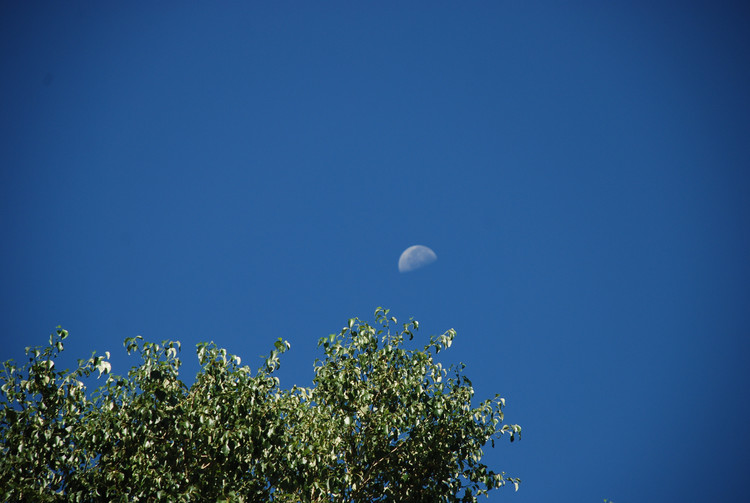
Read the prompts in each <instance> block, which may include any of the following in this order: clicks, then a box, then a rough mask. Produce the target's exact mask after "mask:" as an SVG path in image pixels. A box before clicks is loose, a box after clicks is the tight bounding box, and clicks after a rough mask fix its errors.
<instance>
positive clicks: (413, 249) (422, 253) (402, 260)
mask: <svg viewBox="0 0 750 503" xmlns="http://www.w3.org/2000/svg"><path fill="white" fill-rule="evenodd" d="M436 260H437V255H435V252H434V251H432V250H431V249H429V248H428V247H426V246H422V245H414V246H410V247H409V248H407V249H406V250H404V251H403V253H401V256H400V257H399V259H398V272H402V273H403V272H409V271H413V270H414V269H419V268H420V267H424V266H426V265H429V264H431V263H433V262H435V261H436Z"/></svg>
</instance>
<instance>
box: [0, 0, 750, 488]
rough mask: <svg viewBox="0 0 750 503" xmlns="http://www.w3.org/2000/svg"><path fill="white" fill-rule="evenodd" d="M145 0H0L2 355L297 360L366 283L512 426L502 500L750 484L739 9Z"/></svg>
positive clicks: (303, 361)
mask: <svg viewBox="0 0 750 503" xmlns="http://www.w3.org/2000/svg"><path fill="white" fill-rule="evenodd" d="M158 4H159V5H153V2H128V3H121V4H117V5H113V4H111V3H101V2H75V3H71V2H65V3H63V2H55V3H52V2H48V3H30V2H4V3H3V4H2V6H0V69H1V70H2V75H3V78H2V79H0V106H1V107H2V108H1V110H2V113H0V167H1V170H0V236H2V245H0V253H2V261H0V281H1V282H2V285H3V287H2V289H0V295H1V296H2V297H1V298H0V301H1V303H2V305H3V306H4V307H3V309H2V314H1V315H0V321H2V325H3V330H2V335H0V338H1V341H2V344H1V345H0V359H2V360H5V359H7V358H16V359H17V360H21V358H22V356H23V347H24V346H27V345H31V344H43V343H44V342H45V340H46V339H47V336H48V334H49V333H50V332H51V331H52V330H53V329H54V327H56V326H57V325H58V324H60V325H63V326H64V327H65V328H67V329H68V330H70V332H71V338H70V343H69V344H68V345H67V346H66V355H67V356H68V357H69V358H70V359H71V361H73V360H74V359H75V358H78V357H86V356H88V355H89V354H90V352H91V351H93V350H96V351H98V352H104V351H112V353H113V355H112V361H113V367H114V368H113V371H114V372H116V373H125V372H126V371H127V368H128V367H129V366H130V365H131V364H134V363H135V360H129V359H128V358H127V357H126V356H125V354H124V350H123V349H122V340H123V339H124V338H125V337H131V336H134V335H137V334H140V335H143V336H144V337H145V338H147V339H149V340H153V341H160V340H163V339H178V340H180V341H182V344H183V353H182V356H183V358H184V360H185V365H184V367H183V368H184V376H185V380H186V381H188V382H189V381H190V380H192V376H193V375H194V374H195V372H196V370H197V363H196V358H195V356H194V350H193V348H194V345H195V344H196V343H197V342H200V341H207V340H213V341H215V342H216V343H217V344H219V345H220V346H223V347H226V348H227V349H228V350H229V351H230V352H232V353H235V354H238V355H240V356H242V357H243V360H244V361H245V362H248V363H251V364H257V365H259V364H260V363H261V360H260V359H259V358H257V356H258V355H261V354H264V353H267V352H268V351H269V350H270V349H271V346H272V343H273V341H274V340H275V339H276V338H277V337H283V338H285V339H287V340H289V342H290V343H291V345H292V349H291V351H290V352H288V353H287V354H285V355H284V358H283V360H282V369H281V374H280V376H281V379H282V384H283V385H284V386H291V385H292V384H299V385H307V384H309V383H310V380H311V378H312V363H313V360H314V358H315V357H316V356H320V354H321V353H320V352H318V351H317V349H316V343H317V340H318V338H320V337H323V336H325V335H327V334H329V333H331V332H337V331H338V330H339V329H340V328H341V327H342V326H343V325H344V324H345V322H346V320H347V319H348V318H349V317H353V316H358V317H360V318H363V319H371V318H372V312H373V310H374V309H375V307H377V306H381V305H382V306H385V307H389V308H391V309H392V313H393V314H395V315H396V316H398V317H399V318H403V319H408V318H409V317H411V316H413V317H414V318H415V319H417V320H419V321H420V325H421V330H420V333H421V335H420V337H423V338H424V339H425V340H426V339H427V338H428V336H429V335H431V334H435V333H442V332H444V331H445V330H447V329H449V328H455V329H456V330H457V331H458V337H457V339H456V342H455V343H454V345H453V347H452V348H451V350H450V351H449V352H447V353H446V354H445V360H444V361H446V362H447V363H450V362H459V361H462V362H464V363H466V365H467V369H466V374H467V375H468V376H469V377H470V378H471V379H472V380H473V382H474V384H475V388H476V390H477V394H478V396H479V397H487V396H491V395H494V393H496V392H497V393H501V394H502V395H503V396H505V397H506V399H507V408H506V419H507V420H508V421H509V422H511V423H519V424H521V425H522V426H523V428H524V437H523V439H522V441H521V442H520V443H518V444H515V443H514V444H513V445H509V444H507V442H501V443H500V444H499V445H498V447H497V448H495V449H494V450H492V449H489V450H488V453H487V456H486V461H487V462H488V463H489V464H490V465H491V466H492V467H493V468H496V469H499V470H505V471H507V472H509V473H510V474H512V475H514V476H519V477H521V478H522V479H523V484H522V486H521V489H520V490H519V491H518V492H517V493H513V491H512V489H506V490H500V491H497V492H496V493H494V494H493V495H492V496H491V497H490V500H489V501H514V502H517V503H521V502H538V501H570V502H584V501H586V502H600V501H602V499H603V498H611V499H612V500H614V501H615V502H616V503H628V502H633V503H635V502H664V501H700V502H702V501H727V500H730V498H734V499H735V500H737V498H741V497H742V496H744V495H746V492H747V491H746V488H745V487H744V484H743V482H744V475H745V472H746V471H747V468H748V467H749V466H750V457H749V455H748V454H747V453H748V452H750V434H749V433H748V429H747V426H746V424H745V423H746V418H747V417H748V414H750V405H748V401H747V382H748V377H749V376H748V363H747V361H748V360H747V356H748V350H749V349H750V344H749V343H748V338H747V335H748V321H747V320H748V312H750V291H749V289H748V284H750V261H748V258H749V257H750V234H749V233H748V229H750V226H749V224H750V218H749V216H750V211H749V210H750V208H748V200H747V193H748V188H749V185H750V184H749V183H748V181H749V180H748V166H749V165H750V164H749V162H750V143H749V142H748V133H749V132H750V127H749V126H750V100H749V99H748V94H749V93H748V89H750V72H749V67H748V64H747V56H746V54H747V50H748V48H750V43H749V42H750V40H749V38H750V32H748V30H747V24H748V17H749V16H748V12H747V9H746V7H745V6H744V4H742V3H740V2H721V3H718V2H664V1H656V2H653V1H652V2H618V3H615V2H593V1H582V2H534V1H532V2H500V1H498V2H464V3H460V4H459V3H454V2H429V3H427V2H409V3H408V5H403V2H401V3H397V2H380V3H378V4H377V5H376V4H372V3H365V2H315V3H311V2H264V3H261V2H223V3H221V4H218V3H208V2H204V3H190V4H189V5H188V4H186V3H183V2H174V3H170V2H159V3H158ZM415 244H422V245H426V246H429V247H431V248H432V249H433V250H434V251H435V252H436V254H437V256H438V260H437V261H436V262H434V263H433V264H431V265H429V266H427V267H424V268H422V269H419V270H416V271H413V272H410V273H407V274H399V272H398V268H397V263H398V258H399V255H400V253H401V252H402V251H403V250H404V249H405V248H407V247H408V246H411V245H415ZM743 383H744V384H743Z"/></svg>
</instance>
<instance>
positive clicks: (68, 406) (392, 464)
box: [0, 308, 521, 502]
mask: <svg viewBox="0 0 750 503" xmlns="http://www.w3.org/2000/svg"><path fill="white" fill-rule="evenodd" d="M375 318H376V323H375V326H371V325H369V324H368V323H365V322H363V321H360V320H358V319H351V320H349V322H348V324H347V326H346V327H345V328H344V329H342V330H341V332H340V333H338V334H332V335H330V336H329V337H326V338H323V339H321V341H320V343H319V345H320V346H321V347H322V348H323V352H324V355H325V356H324V358H323V360H322V361H317V360H316V362H315V378H314V381H313V382H314V386H313V387H311V388H301V387H296V386H295V387H293V388H292V389H290V390H284V389H281V388H280V386H279V380H278V378H277V377H275V376H274V375H273V373H274V371H275V370H276V369H277V368H278V366H279V364H280V360H279V356H280V355H281V354H282V353H284V352H285V351H287V349H289V343H288V342H285V341H283V340H282V339H279V340H277V341H276V342H275V344H274V349H273V350H272V351H271V353H270V354H269V356H268V357H267V358H266V359H265V362H264V364H263V365H262V367H261V368H260V369H258V370H257V371H256V372H255V373H254V374H253V373H252V372H251V370H250V368H249V367H247V366H242V365H241V360H240V358H239V357H237V356H234V355H231V354H228V353H227V352H226V350H224V349H220V348H218V347H216V346H215V345H214V344H213V343H202V344H199V345H198V348H197V352H198V358H199V361H200V365H201V370H200V371H199V373H198V374H197V376H196V379H195V382H194V383H193V384H192V385H191V386H190V387H187V386H186V385H185V384H184V383H183V382H182V381H180V380H179V378H178V370H179V367H180V359H179V358H178V352H179V350H180V343H179V342H169V341H165V342H163V343H162V344H155V343H150V342H145V341H143V339H142V338H141V337H140V336H139V337H135V338H129V339H126V340H125V347H126V348H127V350H128V353H139V354H140V356H141V359H142V361H141V363H140V365H138V366H136V367H133V368H132V369H131V370H130V371H129V373H128V375H127V376H126V377H121V376H117V375H114V374H111V373H110V370H111V365H110V363H109V361H108V360H109V354H105V355H103V356H96V355H92V356H91V358H89V359H88V360H79V361H78V367H77V368H76V369H74V370H72V371H69V370H64V371H58V370H56V368H55V363H54V361H55V358H56V357H57V355H58V354H59V353H60V352H61V351H62V350H63V340H64V339H65V338H66V337H67V336H68V332H67V331H65V330H63V329H61V328H58V330H57V331H56V332H55V333H54V334H52V335H51V336H50V341H49V345H48V346H46V347H37V348H27V354H28V355H29V362H28V363H27V364H26V365H24V366H21V367H18V366H16V365H15V364H14V363H13V362H12V361H8V362H5V363H4V375H2V376H0V382H1V383H2V386H0V453H1V454H2V457H0V480H1V481H2V483H0V497H1V498H2V500H3V501H28V500H34V501H156V500H165V501H192V500H197V499H200V500H205V501H259V502H260V501H263V502H266V501H275V502H296V501H309V502H313V501H315V502H323V501H325V502H344V501H347V502H349V501H352V502H374V501H415V502H420V501H425V502H435V501H445V502H459V501H462V502H467V501H476V499H477V496H478V495H480V494H484V493H487V491H489V490H492V489H495V488H498V487H501V486H503V485H505V484H506V483H508V482H510V483H512V484H514V485H515V487H516V489H518V483H519V482H520V480H519V479H517V478H512V477H508V476H506V475H505V474H504V473H494V472H493V471H491V470H489V469H488V467H487V466H486V465H484V464H483V463H482V462H481V458H482V454H483V451H482V447H483V446H484V445H485V444H486V443H487V442H488V441H489V442H491V443H492V445H493V446H494V440H495V438H498V437H500V436H502V435H504V434H508V435H509V437H510V440H511V442H512V441H513V440H514V439H515V438H516V437H518V436H520V432H521V428H520V426H518V425H501V423H502V420H503V412H502V407H503V406H504V405H505V402H504V400H503V399H502V398H500V397H498V396H496V397H495V398H494V399H489V400H485V401H483V402H481V403H479V404H478V405H477V406H475V407H473V406H472V404H471V401H472V397H473V389H472V384H471V381H470V380H469V379H468V378H467V377H466V376H464V375H463V374H462V371H463V365H460V366H458V367H455V368H450V369H444V368H443V367H442V366H441V364H440V363H438V362H436V361H435V358H434V357H435V355H436V354H437V353H439V352H440V351H441V350H444V349H446V348H448V347H450V345H451V342H452V340H453V338H454V336H455V332H454V331H453V330H449V331H447V332H446V333H444V334H443V335H439V336H434V337H432V338H431V339H430V342H429V343H428V344H427V345H426V346H424V348H423V349H422V350H410V349H406V348H405V345H406V343H405V339H406V338H408V339H409V340H411V339H412V338H413V336H414V332H415V331H416V330H417V329H418V326H419V325H418V323H417V322H416V321H410V322H409V323H405V324H403V326H402V329H401V330H400V331H399V330H395V329H394V327H395V326H397V321H396V319H395V318H393V317H390V318H389V317H388V311H387V310H384V309H382V308H378V309H377V310H376V311H375ZM97 371H98V373H99V374H98V376H99V377H100V378H101V377H103V376H106V381H105V382H104V384H103V385H101V386H100V387H99V388H97V389H96V390H95V391H93V392H92V393H91V394H87V386H86V382H90V380H91V379H92V378H93V377H94V376H95V375H96V372H97ZM92 374H93V375H92Z"/></svg>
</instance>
